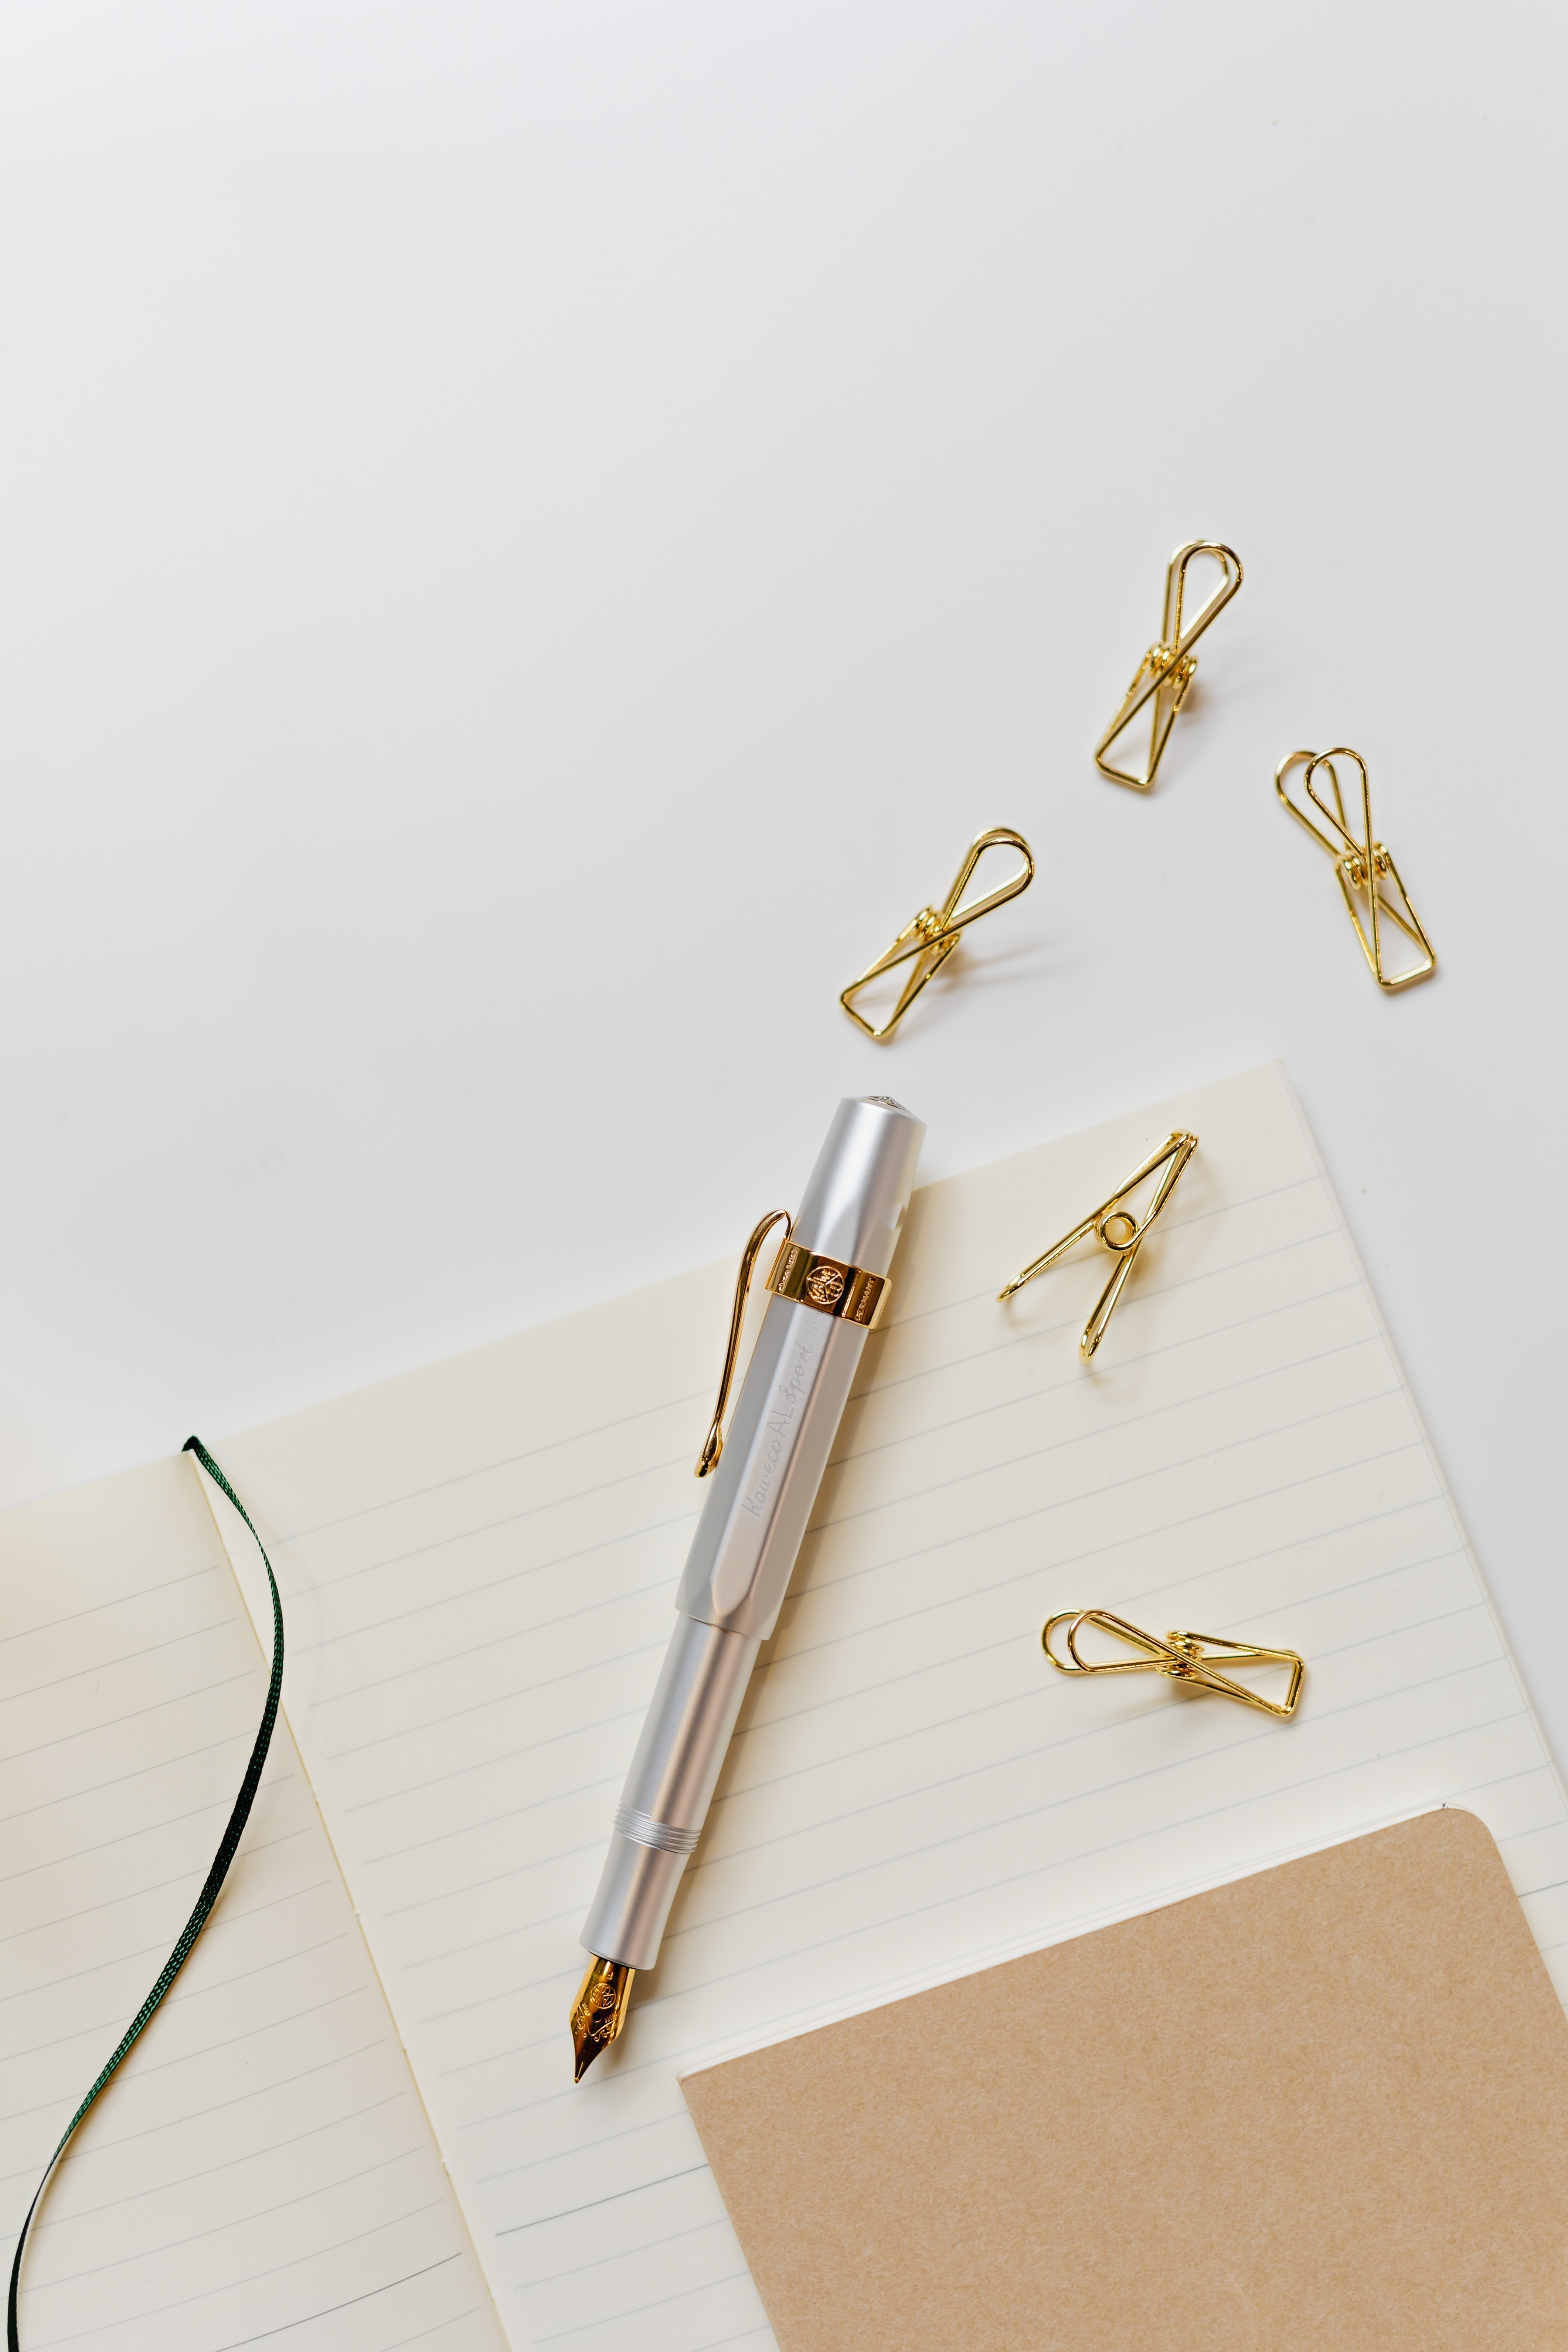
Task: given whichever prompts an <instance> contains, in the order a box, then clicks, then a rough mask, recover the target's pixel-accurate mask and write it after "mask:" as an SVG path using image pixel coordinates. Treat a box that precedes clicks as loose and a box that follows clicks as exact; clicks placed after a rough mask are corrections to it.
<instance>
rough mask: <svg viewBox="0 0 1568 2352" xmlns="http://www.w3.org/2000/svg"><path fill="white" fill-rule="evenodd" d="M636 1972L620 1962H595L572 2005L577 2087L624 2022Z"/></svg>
mask: <svg viewBox="0 0 1568 2352" xmlns="http://www.w3.org/2000/svg"><path fill="white" fill-rule="evenodd" d="M636 1974H637V1970H636V1969H628V1968H626V1966H625V1965H624V1964H623V1963H622V1962H621V1961H619V1960H600V1959H594V1960H590V1961H589V1963H588V1971H587V1974H586V1975H585V1976H584V1979H583V1981H582V1983H581V1984H580V1985H579V1986H578V1988H577V1998H576V2000H574V2002H573V2004H572V2057H573V2075H572V2079H573V2081H574V2083H580V2082H581V2081H582V2079H583V2077H584V2074H586V2073H587V2071H588V2069H589V2067H590V2066H591V2065H592V2064H593V2063H594V2061H595V2058H596V2057H597V2056H598V2054H599V2053H600V2051H601V2050H607V2049H608V2048H609V2045H610V2043H611V2042H614V2041H615V2039H616V2035H617V2034H618V2033H619V2032H620V2031H621V2028H622V2026H623V2025H625V2023H626V2004H627V2002H628V2001H629V2000H630V1999H631V1990H632V1979H633V1977H635V1976H636Z"/></svg>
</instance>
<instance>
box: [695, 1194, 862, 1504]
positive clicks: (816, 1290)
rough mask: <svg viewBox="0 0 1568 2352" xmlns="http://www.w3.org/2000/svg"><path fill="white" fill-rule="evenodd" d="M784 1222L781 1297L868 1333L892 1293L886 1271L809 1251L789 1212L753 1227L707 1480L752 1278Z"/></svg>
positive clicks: (778, 1264) (777, 1261) (778, 1269)
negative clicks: (871, 1270)
mask: <svg viewBox="0 0 1568 2352" xmlns="http://www.w3.org/2000/svg"><path fill="white" fill-rule="evenodd" d="M781 1222H782V1223H783V1225H784V1239H783V1241H781V1242H780V1244H779V1247H778V1255H777V1256H776V1257H775V1258H774V1260H773V1265H772V1268H771V1269H770V1271H769V1274H768V1279H767V1283H766V1288H767V1289H769V1290H771V1291H772V1293H773V1297H775V1298H785V1299H788V1300H789V1301H790V1302H791V1304H792V1305H794V1306H796V1307H813V1308H815V1310H816V1313H817V1314H818V1315H831V1316H832V1317H834V1318H835V1319H836V1320H837V1321H839V1322H843V1323H855V1324H858V1326H859V1328H861V1330H863V1331H874V1330H875V1329H876V1328H877V1325H878V1323H879V1321H880V1319H881V1316H882V1310H883V1308H884V1307H886V1306H887V1303H888V1299H889V1295H890V1293H891V1291H892V1287H893V1286H892V1284H891V1283H890V1282H889V1279H888V1277H887V1276H886V1275H885V1274H868V1273H867V1271H866V1269H865V1267H864V1266H862V1265H849V1264H848V1263H847V1260H845V1259H844V1258H841V1257H824V1256H823V1255H822V1254H821V1252H820V1251H818V1250H808V1249H805V1248H804V1247H803V1246H802V1244H800V1243H799V1242H797V1241H795V1240H793V1239H792V1238H791V1236H792V1234H793V1233H794V1230H795V1228H794V1226H793V1224H792V1223H791V1221H790V1217H789V1213H788V1211H787V1210H784V1209H774V1210H773V1211H772V1212H771V1213H770V1214H769V1215H767V1216H765V1217H764V1218H763V1221H762V1223H760V1224H759V1225H757V1226H755V1227H754V1228H753V1230H752V1238H751V1240H750V1241H749V1242H748V1243H747V1244H746V1246H745V1248H744V1250H743V1251H742V1254H741V1271H740V1273H739V1274H738V1275H737V1276H736V1277H735V1303H734V1305H733V1307H731V1310H730V1338H729V1341H728V1344H727V1345H726V1347H725V1349H724V1369H723V1371H722V1372H721V1374H720V1376H719V1402H718V1403H717V1404H716V1405H715V1406H714V1408H713V1419H712V1422H711V1423H710V1426H709V1431H708V1434H707V1436H706V1437H705V1438H704V1440H703V1442H702V1451H701V1453H700V1454H699V1455H698V1457H697V1475H698V1477H699V1478H706V1477H707V1475H708V1473H709V1472H710V1470H714V1469H717V1467H718V1465H719V1456H720V1455H721V1454H722V1453H723V1451H724V1408H725V1406H726V1405H727V1404H728V1402H729V1401H730V1388H731V1382H732V1381H733V1380H734V1377H735V1359H736V1356H737V1355H738V1354H739V1352H740V1347H741V1330H742V1325H743V1324H744V1322H745V1320H746V1299H747V1297H748V1295H749V1294H750V1291H751V1287H752V1274H753V1272H754V1271H755V1268H756V1263H757V1256H758V1253H759V1252H760V1251H761V1249H762V1246H763V1243H764V1242H765V1241H766V1239H767V1237H768V1235H769V1234H770V1233H771V1232H772V1231H773V1227H774V1226H775V1225H776V1224H778V1223H781Z"/></svg>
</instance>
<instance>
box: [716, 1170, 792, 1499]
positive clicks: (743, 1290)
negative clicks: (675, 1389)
mask: <svg viewBox="0 0 1568 2352" xmlns="http://www.w3.org/2000/svg"><path fill="white" fill-rule="evenodd" d="M781 1221H782V1223H783V1224H784V1241H782V1242H781V1243H780V1244H779V1248H780V1251H781V1253H782V1252H783V1249H784V1244H785V1243H787V1242H788V1240H789V1237H790V1234H792V1233H793V1232H794V1230H795V1226H794V1222H793V1220H792V1219H791V1216H790V1213H789V1211H788V1210H787V1209H772V1210H770V1211H769V1213H768V1214H767V1215H766V1216H765V1217H764V1218H763V1220H762V1223H760V1224H758V1225H757V1226H755V1227H754V1228H753V1230H752V1238H751V1240H750V1241H749V1242H748V1243H747V1244H746V1246H745V1248H744V1249H743V1250H742V1253H741V1271H740V1273H739V1275H738V1276H736V1278H735V1304H734V1306H733V1307H731V1310H730V1339H729V1344H728V1345H727V1347H726V1348H725V1349H724V1369H723V1371H722V1372H721V1374H720V1376H719V1402H718V1403H717V1404H716V1405H715V1406H714V1408H713V1420H712V1424H711V1426H710V1429H709V1432H708V1434H707V1436H706V1437H705V1438H704V1439H703V1441H702V1451H701V1453H700V1454H699V1455H698V1457H697V1475H698V1477H699V1478H706V1477H707V1475H708V1473H709V1472H710V1470H714V1469H717V1467H718V1465H719V1456H720V1455H721V1454H722V1453H723V1451H724V1407H725V1406H726V1405H727V1404H728V1403H729V1402H730V1383H731V1381H732V1380H733V1379H734V1377H735V1357H736V1354H737V1352H738V1351H739V1349H740V1345H741V1328H742V1324H743V1323H744V1322H745V1319H746V1299H747V1296H748V1294H749V1293H750V1290H751V1287H752V1274H753V1273H754V1272H755V1270H756V1264H757V1256H758V1253H759V1252H760V1250H761V1249H762V1246H763V1243H764V1242H765V1241H766V1240H767V1237H768V1235H769V1234H771V1233H772V1231H773V1227H774V1226H775V1225H776V1224H778V1223H780V1222H781ZM775 1271H776V1261H775Z"/></svg>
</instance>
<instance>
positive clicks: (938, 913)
mask: <svg viewBox="0 0 1568 2352" xmlns="http://www.w3.org/2000/svg"><path fill="white" fill-rule="evenodd" d="M988 849H1016V850H1018V851H1019V852H1021V854H1022V856H1023V860H1024V867H1023V871H1022V873H1020V874H1015V875H1014V876H1013V877H1012V879H1011V881H1009V882H1005V883H1004V884H1003V886H1002V887H1001V889H1000V890H993V891H992V893H991V896H990V897H989V898H977V899H976V900H975V902H974V904H973V906H972V907H963V908H960V906H959V903H958V902H959V900H960V899H961V898H963V893H964V891H965V889H966V888H967V887H968V885H969V877H970V876H971V875H972V874H973V871H974V869H975V867H976V866H978V865H979V863H980V861H981V859H982V858H983V857H984V855H985V852H986V851H987V850H988ZM1034 878H1035V855H1034V852H1033V850H1032V849H1031V848H1030V847H1029V845H1028V843H1027V842H1026V840H1025V838H1024V836H1023V835H1022V834H1021V833H1015V832H1014V831H1013V829H1012V827H1011V825H1006V824H997V825H993V826H992V828H991V830H990V832H989V833H983V834H981V835H980V836H979V838H978V839H977V840H975V841H973V842H971V844H970V845H969V848H968V850H967V851H966V853H965V855H964V860H963V865H962V866H960V867H959V869H958V872H957V874H956V875H955V876H954V877H953V884H952V889H951V890H950V891H949V892H948V894H947V896H946V898H944V899H943V900H942V905H941V906H940V907H922V908H921V911H920V913H919V914H918V915H917V916H916V917H915V919H914V920H913V922H912V923H907V924H906V925H905V927H904V929H902V930H901V931H900V933H899V936H898V938H897V939H896V940H894V941H893V944H892V946H891V947H890V948H889V950H888V952H887V954H886V955H884V956H879V957H878V959H877V961H876V962H875V963H874V964H871V965H869V966H868V969H867V970H866V971H863V972H862V973H861V974H860V977H859V979H858V980H852V981H851V982H850V983H849V985H848V987H847V989H845V990H844V991H843V992H842V993H841V995H840V996H839V999H838V1002H839V1003H840V1004H842V1006H843V1007H844V1010H845V1012H846V1013H847V1014H848V1015H849V1018H850V1020H851V1021H853V1022H854V1024H855V1025H856V1027H857V1028H858V1029H864V1031H865V1032H866V1034H867V1036H868V1037H874V1038H876V1039H877V1040H878V1042H879V1043H880V1042H881V1040H882V1039H883V1038H885V1037H890V1036H891V1035H892V1034H893V1032H894V1030H895V1029H896V1028H897V1027H898V1025H899V1024H900V1021H901V1020H902V1019H903V1017H904V1015H905V1013H907V1012H908V1011H909V1009H910V1005H911V1004H912V1003H914V1001H915V999H916V997H917V996H918V995H919V994H920V992H921V989H922V988H924V987H925V985H926V983H927V982H928V981H932V980H934V979H935V978H936V975H937V973H938V972H939V971H941V970H942V965H943V964H944V963H945V962H946V961H947V960H948V957H949V956H950V955H951V954H952V951H953V950H954V948H955V947H956V946H957V945H958V940H959V934H960V933H961V932H962V931H965V930H967V929H968V928H969V926H970V924H971V923H977V922H978V921H979V920H980V918H981V916H982V915H989V914H990V913H992V912H993V910H994V908H997V907H1005V905H1006V903H1007V901H1008V899H1009V898H1016V897H1017V896H1018V894H1019V892H1020V891H1021V890H1026V889H1027V888H1028V887H1029V885H1030V883H1031V882H1032V881H1033V880H1034ZM910 961H913V964H914V970H913V971H911V972H910V976H909V978H908V980H907V981H906V982H904V988H903V993H902V995H901V996H900V998H899V1001H898V1003H896V1004H895V1005H894V1007H893V1009H892V1011H891V1013H889V1015H888V1017H887V1019H886V1021H884V1022H883V1024H882V1025H881V1027H880V1028H879V1029H874V1028H873V1027H872V1025H871V1024H870V1023H869V1022H868V1020H867V1019H866V1017H865V1015H864V1013H857V1012H856V1010H855V1007H854V1006H853V1005H852V1004H851V1003H850V1002H849V1000H850V998H851V997H852V996H858V994H859V992H860V991H861V989H863V988H865V987H868V985H869V983H870V982H872V981H874V980H879V979H880V978H881V975H882V974H883V972H885V971H892V970H893V969H894V967H895V966H896V965H898V964H900V963H909V962H910Z"/></svg>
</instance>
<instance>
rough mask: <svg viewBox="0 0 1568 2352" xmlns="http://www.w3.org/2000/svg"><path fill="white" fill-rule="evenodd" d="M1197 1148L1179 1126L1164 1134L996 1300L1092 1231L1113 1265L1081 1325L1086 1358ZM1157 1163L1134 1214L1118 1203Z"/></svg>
mask: <svg viewBox="0 0 1568 2352" xmlns="http://www.w3.org/2000/svg"><path fill="white" fill-rule="evenodd" d="M1197 1148H1198V1139H1197V1137H1196V1136H1195V1135H1184V1134H1183V1133H1181V1132H1180V1131H1178V1132H1177V1133H1176V1134H1174V1135H1168V1136H1167V1137H1166V1138H1165V1140H1164V1142H1163V1144H1162V1145H1161V1146H1160V1149H1159V1150H1158V1151H1155V1152H1152V1153H1151V1155H1150V1157H1149V1158H1148V1159H1147V1160H1145V1161H1144V1162H1143V1165H1142V1168H1135V1169H1134V1170H1133V1171H1132V1173H1131V1176H1129V1178H1128V1179H1127V1181H1126V1182H1125V1183H1124V1184H1121V1185H1120V1186H1118V1188H1117V1190H1116V1191H1115V1192H1112V1194H1111V1196H1110V1200H1109V1201H1102V1202H1100V1206H1099V1208H1098V1209H1091V1210H1090V1211H1089V1214H1088V1216H1087V1217H1085V1218H1084V1220H1083V1223H1081V1224H1078V1225H1075V1226H1074V1227H1073V1229H1072V1231H1071V1233H1070V1234H1063V1235H1062V1238H1061V1240H1060V1241H1059V1242H1057V1243H1055V1244H1053V1245H1052V1247H1051V1248H1049V1249H1048V1250H1047V1251H1045V1252H1044V1254H1043V1255H1041V1256H1039V1257H1037V1258H1035V1259H1034V1260H1033V1261H1032V1262H1031V1263H1030V1264H1029V1265H1026V1267H1025V1268H1024V1271H1023V1273H1022V1274H1016V1275H1015V1276H1014V1277H1013V1279H1012V1281H1011V1282H1010V1283H1009V1284H1008V1285H1007V1287H1006V1288H1005V1290H999V1291H998V1292H997V1293H996V1297H997V1298H998V1300H999V1301H1000V1300H1003V1299H1007V1298H1011V1297H1012V1296H1013V1293H1014V1292H1015V1291H1016V1290H1022V1288H1023V1287H1024V1285H1025V1284H1026V1282H1033V1280H1034V1278H1035V1276H1036V1275H1037V1274H1044V1272H1045V1271H1046V1268H1047V1266H1050V1265H1055V1264H1056V1262H1057V1260H1058V1258H1061V1257H1065V1256H1066V1255H1067V1254H1068V1250H1070V1249H1076V1248H1077V1246H1078V1244H1079V1242H1086V1241H1087V1240H1088V1239H1089V1235H1090V1234H1093V1235H1094V1237H1095V1239H1096V1240H1097V1241H1099V1242H1101V1243H1103V1244H1104V1245H1105V1247H1106V1248H1107V1249H1108V1250H1110V1251H1111V1252H1112V1253H1113V1254H1114V1255H1115V1257H1116V1261H1117V1265H1116V1271H1115V1273H1114V1274H1113V1275H1112V1276H1111V1277H1110V1281H1109V1282H1108V1283H1107V1284H1106V1286H1105V1288H1104V1289H1103V1290H1102V1291H1101V1293H1100V1303H1099V1305H1098V1306H1097V1307H1095V1310H1094V1312H1093V1314H1092V1315H1091V1316H1090V1317H1089V1321H1088V1322H1087V1323H1086V1324H1085V1325H1084V1329H1083V1337H1082V1339H1080V1340H1079V1343H1078V1345H1079V1355H1080V1356H1082V1358H1083V1360H1084V1361H1085V1363H1087V1362H1088V1361H1089V1358H1090V1357H1091V1356H1092V1355H1093V1353H1094V1351H1095V1349H1097V1348H1098V1347H1099V1345H1100V1341H1101V1340H1102V1339H1104V1337H1105V1327H1106V1325H1107V1324H1108V1323H1109V1322H1110V1318H1111V1315H1112V1313H1113V1312H1114V1310H1115V1307H1116V1302H1117V1300H1118V1299H1119V1298H1120V1297H1121V1292H1122V1288H1123V1286H1124V1285H1125V1283H1126V1281H1127V1277H1128V1276H1129V1275H1130V1274H1131V1271H1132V1264H1133V1260H1134V1259H1135V1258H1136V1257H1137V1255H1138V1252H1139V1249H1140V1248H1141V1247H1142V1241H1143V1236H1144V1234H1146V1233H1147V1232H1148V1230H1149V1228H1150V1226H1151V1225H1152V1223H1153V1222H1154V1220H1155V1218H1156V1217H1157V1216H1158V1215H1159V1213H1160V1212H1161V1210H1162V1209H1163V1207H1164V1205H1165V1203H1166V1202H1167V1201H1168V1200H1169V1199H1170V1197H1171V1195H1172V1193H1173V1192H1174V1191H1175V1189H1176V1184H1177V1181H1178V1179H1179V1178H1180V1176H1181V1173H1182V1171H1183V1169H1184V1167H1185V1166H1186V1164H1187V1162H1188V1160H1190V1159H1191V1158H1192V1156H1193V1154H1194V1151H1195V1150H1197ZM1167 1163H1168V1164H1167ZM1156 1168H1163V1169H1164V1171H1165V1172H1164V1174H1163V1176H1162V1177H1161V1179H1160V1182H1159V1186H1158V1188H1157V1190H1156V1192H1155V1194H1154V1197H1153V1199H1152V1201H1151V1202H1150V1203H1149V1206H1148V1207H1147V1209H1145V1211H1144V1212H1143V1214H1142V1217H1137V1216H1134V1214H1133V1213H1132V1211H1131V1209H1124V1208H1123V1207H1122V1205H1121V1204H1122V1202H1124V1201H1125V1200H1126V1198H1127V1195H1128V1194H1129V1192H1136V1191H1137V1189H1138V1187H1139V1185H1140V1184H1142V1181H1143V1180H1144V1178H1145V1177H1146V1176H1152V1174H1153V1173H1154V1171H1155V1169H1156Z"/></svg>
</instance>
